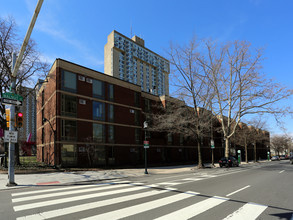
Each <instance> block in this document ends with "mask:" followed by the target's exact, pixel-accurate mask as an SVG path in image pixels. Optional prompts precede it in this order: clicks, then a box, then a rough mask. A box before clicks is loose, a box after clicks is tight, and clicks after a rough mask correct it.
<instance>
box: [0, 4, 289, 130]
mask: <svg viewBox="0 0 293 220" xmlns="http://www.w3.org/2000/svg"><path fill="white" fill-rule="evenodd" d="M36 4H37V0H9V1H7V0H0V16H1V17H7V16H13V17H14V18H15V21H16V23H17V25H18V31H19V36H20V37H21V38H24V36H25V33H26V30H27V28H28V25H29V23H30V20H31V17H32V15H33V11H34V9H35V7H36ZM292 11H293V1H292V0H279V1H277V0H204V1H203V0H181V1H178V0H147V1H146V0H145V1H137V0H135V1H134V0H123V1H121V0H112V1H107V0H44V3H43V6H42V9H41V12H40V15H39V17H38V20H37V22H36V25H35V28H34V30H33V33H32V38H33V39H34V40H35V41H36V42H37V44H38V48H39V50H40V52H41V53H42V59H43V60H46V61H47V62H49V63H53V62H54V60H55V59H56V58H62V59H66V60H69V61H71V62H74V63H77V64H80V65H83V66H86V67H89V68H92V69H95V70H98V71H101V72H103V71H104V65H103V62H104V45H105V44H106V42H107V36H108V35H109V34H110V33H111V31H112V30H114V29H115V30H117V31H118V32H120V33H122V34H124V35H126V36H128V37H132V36H131V33H132V35H137V36H140V37H142V38H143V39H144V40H145V45H146V47H148V48H149V49H151V50H153V51H155V52H156V53H158V54H160V55H162V56H164V55H165V54H166V53H165V51H166V50H167V49H168V46H169V43H170V42H171V41H172V42H176V43H179V44H184V43H186V42H187V41H189V40H190V39H191V37H192V36H194V35H197V36H198V37H199V38H212V39H216V40H219V41H230V40H247V41H250V42H251V43H252V46H253V47H264V48H265V53H264V57H265V58H266V59H265V60H264V62H263V72H264V73H265V74H267V76H268V77H269V78H273V79H274V80H276V81H277V82H279V83H281V84H283V85H285V86H287V87H290V88H293V77H292V75H293V69H292V64H293V55H292V53H293V28H292V24H293V13H292ZM287 103H289V104H291V105H293V99H291V100H289V101H287ZM268 125H269V130H270V131H272V132H274V133H280V132H282V131H281V130H280V129H279V128H277V127H276V125H275V124H274V122H273V120H272V119H271V118H268ZM285 127H286V128H287V130H288V132H290V133H293V120H292V118H291V117H287V118H285Z"/></svg>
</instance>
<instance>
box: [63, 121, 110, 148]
mask: <svg viewBox="0 0 293 220" xmlns="http://www.w3.org/2000/svg"><path fill="white" fill-rule="evenodd" d="M105 127H106V126H105V125H103V124H93V133H92V138H90V139H85V140H84V141H86V142H97V143H104V142H105ZM107 134H108V142H109V143H114V141H115V133H114V126H113V125H107ZM61 139H62V140H65V141H76V139H77V123H76V121H70V120H61Z"/></svg>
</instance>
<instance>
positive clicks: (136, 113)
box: [134, 110, 140, 125]
mask: <svg viewBox="0 0 293 220" xmlns="http://www.w3.org/2000/svg"><path fill="white" fill-rule="evenodd" d="M134 123H135V125H140V111H138V110H134Z"/></svg>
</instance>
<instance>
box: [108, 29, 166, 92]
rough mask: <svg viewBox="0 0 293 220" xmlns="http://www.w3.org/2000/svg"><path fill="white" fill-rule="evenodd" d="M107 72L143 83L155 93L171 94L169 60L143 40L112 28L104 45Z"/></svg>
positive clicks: (134, 82) (135, 82)
mask: <svg viewBox="0 0 293 220" xmlns="http://www.w3.org/2000/svg"><path fill="white" fill-rule="evenodd" d="M104 72H105V74H107V75H110V76H114V77H116V78H118V79H121V80H124V81H127V82H130V83H133V84H136V85H139V86H141V90H142V91H144V92H148V93H151V94H153V95H158V96H162V95H169V73H170V63H169V61H168V60H166V59H165V58H163V57H161V56H160V55H158V54H156V53H154V52H153V51H151V50H149V49H147V48H146V47H145V46H144V40H143V39H141V38H139V37H137V36H134V37H133V38H132V39H130V38H128V37H126V36H124V35H122V34H120V33H119V32H117V31H115V30H114V31H112V32H111V34H109V36H108V42H107V44H106V45H105V47H104Z"/></svg>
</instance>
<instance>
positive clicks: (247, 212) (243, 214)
mask: <svg viewBox="0 0 293 220" xmlns="http://www.w3.org/2000/svg"><path fill="white" fill-rule="evenodd" d="M266 208H267V206H265V205H259V204H255V203H247V204H245V205H244V206H242V207H241V208H240V209H238V210H236V211H235V212H234V213H232V214H231V215H229V216H227V217H226V218H224V220H234V219H235V220H246V219H256V218H257V217H258V216H259V215H260V214H261V213H262V212H263V211H264V210H265V209H266Z"/></svg>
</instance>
